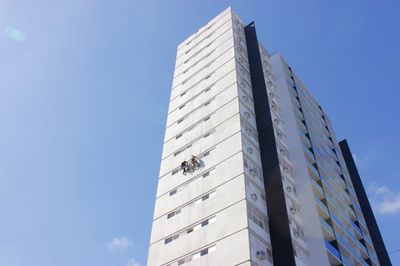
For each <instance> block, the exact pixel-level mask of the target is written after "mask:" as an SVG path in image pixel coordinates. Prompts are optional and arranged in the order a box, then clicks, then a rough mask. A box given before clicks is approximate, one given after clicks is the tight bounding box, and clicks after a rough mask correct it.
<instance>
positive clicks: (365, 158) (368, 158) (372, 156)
mask: <svg viewBox="0 0 400 266" xmlns="http://www.w3.org/2000/svg"><path fill="white" fill-rule="evenodd" d="M352 155H353V159H354V162H355V163H356V166H357V168H359V169H361V170H365V169H366V168H368V166H370V165H371V163H374V162H375V161H376V160H377V159H378V156H377V154H376V151H375V150H374V149H369V150H368V151H367V152H366V153H365V154H362V155H360V154H355V153H353V154H352Z"/></svg>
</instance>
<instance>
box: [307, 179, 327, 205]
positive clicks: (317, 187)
mask: <svg viewBox="0 0 400 266" xmlns="http://www.w3.org/2000/svg"><path fill="white" fill-rule="evenodd" d="M310 182H311V184H312V187H313V190H314V194H315V195H317V196H318V198H320V199H322V198H323V197H324V191H323V190H322V187H321V184H319V183H318V182H317V181H316V180H315V179H314V178H310ZM318 201H319V200H318Z"/></svg>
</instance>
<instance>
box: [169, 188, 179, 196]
mask: <svg viewBox="0 0 400 266" xmlns="http://www.w3.org/2000/svg"><path fill="white" fill-rule="evenodd" d="M177 191H178V190H177V189H174V190H172V191H170V192H169V195H170V196H173V195H175V194H176V192H177Z"/></svg>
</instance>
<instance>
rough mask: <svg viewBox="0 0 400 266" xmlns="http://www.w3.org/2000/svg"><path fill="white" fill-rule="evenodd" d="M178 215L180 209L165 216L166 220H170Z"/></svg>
mask: <svg viewBox="0 0 400 266" xmlns="http://www.w3.org/2000/svg"><path fill="white" fill-rule="evenodd" d="M179 213H181V209H178V210H175V211H173V212H170V213H168V215H167V219H170V218H172V217H174V216H175V215H177V214H179Z"/></svg>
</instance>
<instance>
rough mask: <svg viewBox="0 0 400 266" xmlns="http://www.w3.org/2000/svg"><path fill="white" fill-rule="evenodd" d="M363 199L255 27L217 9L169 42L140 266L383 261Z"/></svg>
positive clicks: (297, 84) (291, 76)
mask: <svg viewBox="0 0 400 266" xmlns="http://www.w3.org/2000/svg"><path fill="white" fill-rule="evenodd" d="M341 148H342V149H345V151H342V149H341ZM342 153H345V156H343V154H342ZM349 171H350V173H349ZM360 186H361V188H360ZM362 192H364V190H363V189H362V184H361V179H360V177H359V175H358V172H357V170H356V168H355V165H354V162H353V161H352V158H351V153H350V152H349V149H348V145H347V142H342V143H340V145H339V143H338V142H337V140H336V137H335V134H334V131H333V128H332V124H331V122H330V120H329V117H328V116H327V114H326V113H325V112H324V110H323V108H322V107H321V106H320V105H319V104H318V102H317V101H316V100H315V99H314V98H313V96H312V95H311V94H310V92H309V91H308V90H307V89H306V87H305V85H304V84H303V83H302V82H301V80H300V79H299V77H298V76H297V75H296V73H295V71H294V70H293V69H292V68H291V67H290V66H289V64H288V63H287V62H286V61H285V59H284V58H283V57H282V56H281V55H280V54H279V53H274V54H270V53H269V52H268V51H267V50H266V49H265V48H264V47H263V46H262V45H261V44H260V43H259V42H258V40H257V34H256V30H255V25H254V23H250V24H248V25H245V24H243V22H242V21H241V20H240V18H239V17H238V16H237V15H236V14H235V13H233V12H232V10H231V9H230V8H228V9H226V10H225V11H223V12H222V13H221V14H219V15H218V16H217V17H215V18H214V19H212V20H211V21H210V22H209V23H207V24H206V25H205V26H204V27H202V28H201V29H199V30H198V31H197V32H196V33H194V34H193V35H192V36H190V37H189V38H188V39H187V40H185V41H184V42H183V43H181V44H180V45H179V46H178V51H177V57H176V65H175V72H174V79H173V84H172V91H171V98H170V103H169V110H168V118H167V125H166V130H165V138H164V148H163V153H162V160H161V167H160V175H159V182H158V189H157V198H156V204H155V210H154V217H153V226H152V233H151V239H150V248H149V255H148V265H149V266H156V265H162V266H177V265H193V266H194V265H209V266H212V265H218V266H220V265H248V266H257V265H258V266H268V265H285V266H286V265H299V266H300V265H318V266H319V265H390V260H389V257H388V256H387V252H386V249H385V246H384V244H383V241H382V238H381V236H380V233H379V229H378V227H377V225H376V222H375V220H374V217H373V213H372V211H371V209H370V207H369V204H368V206H360V203H361V204H362V205H364V204H365V202H366V203H368V199H367V198H366V196H365V192H364V194H363V193H362Z"/></svg>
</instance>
